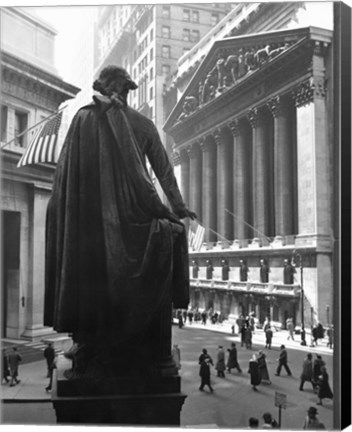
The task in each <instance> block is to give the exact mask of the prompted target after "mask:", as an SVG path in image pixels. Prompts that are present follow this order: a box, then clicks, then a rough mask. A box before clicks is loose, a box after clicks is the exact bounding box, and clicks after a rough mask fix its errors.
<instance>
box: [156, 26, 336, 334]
mask: <svg viewBox="0 0 352 432" xmlns="http://www.w3.org/2000/svg"><path fill="white" fill-rule="evenodd" d="M333 63H334V56H333V43H332V32H331V31H329V30H326V29H320V28H317V27H302V28H296V29H290V30H278V31H272V32H266V33H262V34H259V33H258V34H249V35H244V36H236V37H228V38H224V39H221V40H218V41H216V42H215V43H214V44H213V45H212V47H211V49H210V50H209V51H208V53H207V55H206V56H205V57H204V58H203V60H202V62H201V63H200V64H199V67H198V68H197V70H196V72H195V73H194V75H193V77H192V79H191V80H190V81H189V83H188V85H187V87H186V89H185V91H184V92H183V94H182V97H181V98H180V100H179V101H178V103H177V105H176V106H175V108H174V109H173V111H172V112H171V114H170V116H169V117H168V119H167V121H166V123H165V126H164V130H165V131H166V133H167V134H168V135H169V136H171V137H172V139H173V142H174V153H175V155H176V157H175V163H176V165H179V172H180V185H181V190H182V194H183V197H184V199H185V202H186V203H187V205H188V206H189V208H190V209H192V210H194V211H195V212H196V214H197V216H198V222H200V224H201V225H202V226H203V227H204V228H205V236H204V241H203V243H202V245H201V247H200V248H199V249H198V250H190V276H191V301H190V307H192V308H198V309H199V310H201V309H209V308H212V309H213V310H215V311H218V312H221V313H222V314H224V316H225V317H230V316H234V317H235V316H238V315H239V314H240V313H243V314H245V315H247V314H249V313H251V312H254V313H255V314H256V317H257V318H258V319H259V321H260V322H261V323H262V322H264V320H265V319H266V317H268V316H269V317H270V318H271V320H273V321H279V322H281V323H282V324H283V325H285V322H286V319H287V318H288V317H292V318H293V320H294V323H295V325H297V326H300V325H301V324H302V319H303V321H305V323H306V324H305V325H306V327H310V326H311V324H313V323H316V322H317V321H320V322H321V323H322V324H323V325H325V326H326V325H329V324H331V323H332V322H333V316H332V310H333V307H332V306H333V297H334V296H333V290H334V260H335V256H334V240H333V239H334V234H333V225H334V217H335V216H336V215H335V216H334V210H333V207H334V204H333V203H334V201H333V195H334V191H336V184H335V182H336V181H337V180H336V179H335V171H336V162H334V145H335V144H336V142H335V141H334V140H335V138H334V126H333V115H334V114H333V113H334V100H333V90H334V89H333V85H334V80H333V70H334V69H333ZM335 265H336V264H335ZM302 311H303V313H302Z"/></svg>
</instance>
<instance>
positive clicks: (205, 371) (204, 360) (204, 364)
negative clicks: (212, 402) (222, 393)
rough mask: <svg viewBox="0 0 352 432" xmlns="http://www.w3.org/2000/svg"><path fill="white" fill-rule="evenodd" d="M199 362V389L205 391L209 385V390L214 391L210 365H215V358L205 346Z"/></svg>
mask: <svg viewBox="0 0 352 432" xmlns="http://www.w3.org/2000/svg"><path fill="white" fill-rule="evenodd" d="M199 364H200V369H199V376H200V378H201V383H200V387H199V390H200V391H204V386H208V387H209V390H210V391H211V392H213V391H214V390H213V387H212V386H211V383H210V365H213V360H212V358H211V357H210V355H209V354H208V352H207V350H206V349H205V348H203V350H202V354H201V355H200V356H199Z"/></svg>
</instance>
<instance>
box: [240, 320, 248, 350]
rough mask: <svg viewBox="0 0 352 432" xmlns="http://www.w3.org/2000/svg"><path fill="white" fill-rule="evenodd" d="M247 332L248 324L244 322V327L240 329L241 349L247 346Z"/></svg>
mask: <svg viewBox="0 0 352 432" xmlns="http://www.w3.org/2000/svg"><path fill="white" fill-rule="evenodd" d="M246 330H247V326H246V324H245V323H244V322H243V324H242V327H241V329H240V333H241V347H243V345H244V344H245V339H246Z"/></svg>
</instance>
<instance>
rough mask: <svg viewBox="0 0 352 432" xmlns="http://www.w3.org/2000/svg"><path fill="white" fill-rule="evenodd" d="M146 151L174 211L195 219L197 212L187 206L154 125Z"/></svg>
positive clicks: (181, 216)
mask: <svg viewBox="0 0 352 432" xmlns="http://www.w3.org/2000/svg"><path fill="white" fill-rule="evenodd" d="M146 153H147V157H148V160H149V162H150V165H151V167H152V168H153V171H154V173H155V175H156V177H157V179H158V180H159V183H160V185H161V187H162V189H163V191H164V193H165V195H166V196H167V199H168V200H169V202H170V204H171V207H172V210H173V212H174V213H176V214H177V216H178V217H179V218H181V219H182V218H185V217H190V218H192V219H195V218H196V214H195V213H194V212H192V211H190V210H189V209H188V208H187V207H186V205H185V203H184V201H183V199H182V195H181V192H180V189H179V187H178V185H177V181H176V177H175V175H174V171H173V167H172V165H171V163H170V160H169V157H168V155H167V152H166V150H165V148H164V146H163V145H162V143H161V140H160V136H159V133H158V131H157V129H156V127H155V126H154V125H152V127H151V136H150V140H149V143H148V146H147V148H146Z"/></svg>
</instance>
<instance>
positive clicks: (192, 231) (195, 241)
mask: <svg viewBox="0 0 352 432" xmlns="http://www.w3.org/2000/svg"><path fill="white" fill-rule="evenodd" d="M204 234H205V228H204V227H203V226H202V225H201V224H199V223H198V222H196V221H193V220H191V221H190V225H189V231H188V247H189V248H190V249H192V250H193V251H197V252H198V251H200V248H201V246H202V244H203V240H204Z"/></svg>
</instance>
